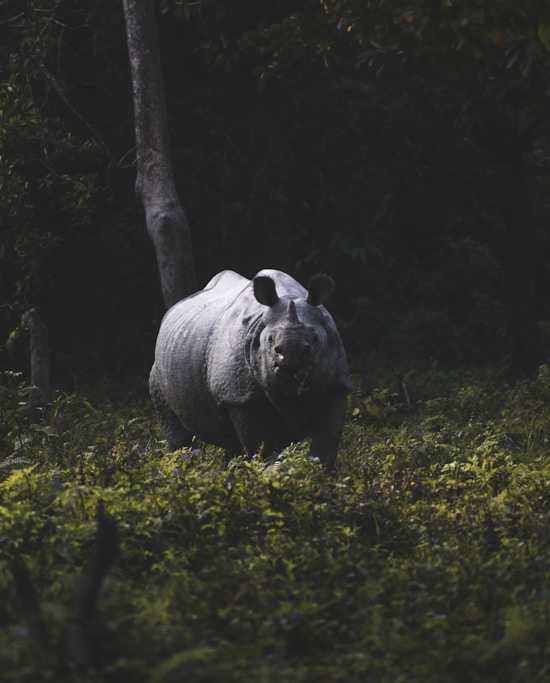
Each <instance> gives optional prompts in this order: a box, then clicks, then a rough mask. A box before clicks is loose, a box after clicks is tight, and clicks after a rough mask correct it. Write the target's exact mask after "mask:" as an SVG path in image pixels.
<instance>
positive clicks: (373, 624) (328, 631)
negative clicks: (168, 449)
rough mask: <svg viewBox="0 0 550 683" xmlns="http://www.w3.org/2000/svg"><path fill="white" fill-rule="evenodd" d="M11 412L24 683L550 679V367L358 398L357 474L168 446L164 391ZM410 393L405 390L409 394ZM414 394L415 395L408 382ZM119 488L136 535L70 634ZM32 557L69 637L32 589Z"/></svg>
mask: <svg viewBox="0 0 550 683" xmlns="http://www.w3.org/2000/svg"><path fill="white" fill-rule="evenodd" d="M4 385H5V386H8V385H9V387H10V388H9V389H8V388H6V389H4V390H3V393H2V396H1V408H2V410H1V411H0V415H1V419H2V425H1V431H0V434H2V441H1V454H2V461H1V466H0V478H1V483H0V537H1V539H2V543H1V544H0V583H1V591H2V595H3V599H2V603H1V605H0V627H1V630H0V668H1V670H2V680H3V681H6V682H8V681H14V682H15V681H17V682H18V683H19V682H21V681H29V683H30V682H31V681H32V683H38V682H40V681H50V680H67V681H69V680H70V681H79V680H80V681H94V680H98V681H99V680H101V681H110V680H112V681H118V680H121V679H125V680H126V679H131V680H134V681H137V682H140V681H148V682H149V681H150V682H153V681H156V682H168V681H181V680H192V681H195V682H197V681H212V682H214V681H220V680H226V681H243V680H246V681H258V682H260V681H261V682H262V683H264V682H265V681H289V682H294V681H296V682H298V681H308V682H309V681H321V682H325V681H326V682H327V683H329V682H331V681H343V682H345V683H354V682H357V681H372V682H380V683H383V682H386V681H387V682H388V683H390V682H391V683H395V681H407V683H414V682H415V681H418V682H419V683H420V682H422V683H424V682H425V681H426V680H432V681H463V680H471V681H472V682H474V683H475V682H478V681H479V683H482V682H483V683H488V682H489V683H490V682H491V681H494V682H495V683H496V682H497V681H502V680H506V681H512V682H516V681H518V682H519V681H530V682H531V681H541V682H542V681H545V680H547V679H548V676H549V674H550V671H549V664H548V662H549V655H550V642H549V633H550V630H549V624H550V596H549V594H548V582H549V580H550V554H549V552H548V528H549V523H550V498H549V494H548V481H549V478H550V445H549V444H550V441H549V439H550V409H549V408H548V406H549V404H550V402H549V399H550V368H548V367H547V366H542V367H541V369H540V372H539V378H538V379H537V380H533V381H530V382H526V383H522V384H520V385H517V386H515V387H510V386H507V385H506V384H505V383H504V382H503V380H502V378H500V377H492V376H488V375H487V376H481V375H479V374H467V373H463V374H460V373H454V374H451V373H444V372H442V371H440V370H438V369H437V367H435V366H434V367H433V368H431V369H430V370H429V371H427V372H425V373H420V372H419V373H416V374H411V375H410V376H409V378H408V379H407V381H406V385H405V384H404V383H403V381H401V382H400V388H401V396H399V395H394V393H393V389H394V387H393V382H392V381H389V380H388V381H386V380H384V379H379V380H378V381H377V382H376V386H375V388H374V390H373V391H372V392H369V393H368V395H364V394H361V393H356V394H355V395H354V396H353V397H352V399H351V401H350V410H349V413H350V419H349V422H348V424H347V427H346V431H345V435H344V440H343V444H342V448H341V453H340V461H339V467H338V470H337V473H336V474H335V475H334V476H333V477H329V476H327V475H326V474H325V473H324V472H323V471H322V468H321V467H320V466H319V463H317V462H314V461H311V460H309V458H308V457H307V455H305V453H306V451H305V449H304V448H303V447H302V445H297V446H295V447H292V448H289V449H287V450H286V451H285V452H284V453H283V454H281V456H280V457H279V459H278V460H277V461H276V462H274V463H271V464H266V463H264V462H262V460H261V459H258V458H256V459H252V460H251V461H248V460H245V459H240V458H238V459H236V460H235V461H233V462H232V463H231V464H230V465H229V466H226V465H225V464H224V462H223V455H222V453H221V452H218V451H217V450H216V449H213V448H204V447H202V446H200V444H196V447H195V448H194V449H193V450H191V449H186V450H182V451H178V452H176V453H174V454H171V455H166V454H165V453H164V452H163V448H162V442H160V441H159V439H158V432H157V426H156V420H155V419H154V417H153V416H152V415H151V411H150V408H149V404H143V403H142V402H138V401H134V402H132V403H124V404H122V405H121V404H119V405H118V406H116V405H114V404H113V403H112V402H106V401H100V402H98V403H95V404H92V403H91V402H90V401H89V400H87V399H86V398H84V397H81V396H76V395H58V396H57V397H56V399H55V401H54V402H53V404H52V406H51V408H50V413H49V420H48V421H47V423H45V424H44V425H43V426H41V427H37V426H35V427H34V428H27V427H25V426H24V423H23V421H22V419H21V403H24V402H25V400H26V395H25V388H24V387H23V386H22V385H20V378H18V377H16V376H9V377H4ZM405 390H406V391H405ZM404 392H405V393H404ZM99 501H101V502H102V505H103V507H104V509H105V511H106V512H107V513H109V514H110V515H111V516H112V517H113V518H114V520H115V522H116V525H117V528H118V535H119V543H120V550H119V553H118V556H117V558H116V561H115V563H114V566H113V567H112V569H111V571H110V572H109V574H108V576H107V579H106V581H105V583H104V585H103V587H102V590H101V592H100V594H99V600H98V602H97V609H96V614H95V617H94V619H93V622H92V624H91V628H90V638H91V642H92V644H93V656H92V657H91V658H90V659H89V660H88V661H84V662H83V661H71V660H69V659H68V656H67V652H68V648H67V638H66V635H65V630H66V623H67V618H68V615H69V614H70V613H71V610H72V609H73V603H74V600H75V594H76V592H77V588H78V582H79V577H80V575H81V573H82V567H83V566H84V565H85V563H86V562H87V559H88V557H89V556H90V553H91V552H92V549H93V547H94V542H95V539H96V511H97V507H98V502H99ZM21 564H23V565H24V566H26V568H27V571H28V574H29V576H30V581H31V585H32V587H33V589H34V591H35V593H36V595H37V603H38V608H39V610H40V612H39V614H35V615H34V617H35V620H34V621H35V622H36V621H37V619H38V618H40V619H41V620H42V621H43V623H44V624H45V629H46V631H47V633H48V637H49V639H50V641H49V646H48V647H43V646H42V647H41V646H40V645H41V644H40V643H39V642H37V639H36V637H35V636H36V623H30V622H29V611H28V608H25V600H22V598H21V596H20V595H18V593H17V590H16V580H15V576H17V569H16V567H17V566H18V565H21Z"/></svg>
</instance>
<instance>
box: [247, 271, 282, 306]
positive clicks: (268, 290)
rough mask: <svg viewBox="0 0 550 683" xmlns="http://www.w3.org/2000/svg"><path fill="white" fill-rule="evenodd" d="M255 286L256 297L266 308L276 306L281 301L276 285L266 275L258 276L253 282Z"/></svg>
mask: <svg viewBox="0 0 550 683" xmlns="http://www.w3.org/2000/svg"><path fill="white" fill-rule="evenodd" d="M252 283H253V286H254V296H255V297H256V299H257V301H259V302H260V303H261V304H263V305H264V306H275V304H276V303H277V301H279V296H278V295H277V290H276V289H275V283H274V282H273V280H272V279H271V278H270V277H267V276H266V275H258V277H255V278H254V280H253V281H252Z"/></svg>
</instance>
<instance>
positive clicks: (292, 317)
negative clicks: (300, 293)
mask: <svg viewBox="0 0 550 683" xmlns="http://www.w3.org/2000/svg"><path fill="white" fill-rule="evenodd" d="M286 319H287V322H289V323H291V324H298V323H299V322H300V320H299V318H298V314H297V313H296V304H295V303H294V301H292V299H291V300H290V301H289V302H288V309H287V311H286Z"/></svg>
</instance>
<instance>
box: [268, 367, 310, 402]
mask: <svg viewBox="0 0 550 683" xmlns="http://www.w3.org/2000/svg"><path fill="white" fill-rule="evenodd" d="M273 373H274V375H275V380H276V384H277V386H278V388H279V389H280V390H281V391H282V392H283V393H284V394H285V395H287V396H293V397H295V396H300V395H302V394H304V393H306V392H307V391H309V385H308V379H309V375H310V372H309V370H308V369H306V368H300V369H299V370H295V369H291V368H283V367H281V366H275V367H274V368H273Z"/></svg>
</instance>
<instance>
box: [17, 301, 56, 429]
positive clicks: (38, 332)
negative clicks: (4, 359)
mask: <svg viewBox="0 0 550 683" xmlns="http://www.w3.org/2000/svg"><path fill="white" fill-rule="evenodd" d="M23 322H24V324H25V326H26V327H27V329H28V330H29V335H30V352H31V384H32V386H33V389H32V392H31V395H30V402H29V408H28V417H29V419H30V420H31V422H39V421H40V419H41V418H42V413H43V411H44V408H45V407H46V406H47V405H48V401H49V400H50V359H49V345H48V328H47V326H46V324H45V323H43V322H41V321H40V319H39V318H38V316H37V315H36V313H35V312H34V311H28V312H27V313H25V315H24V316H23Z"/></svg>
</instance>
